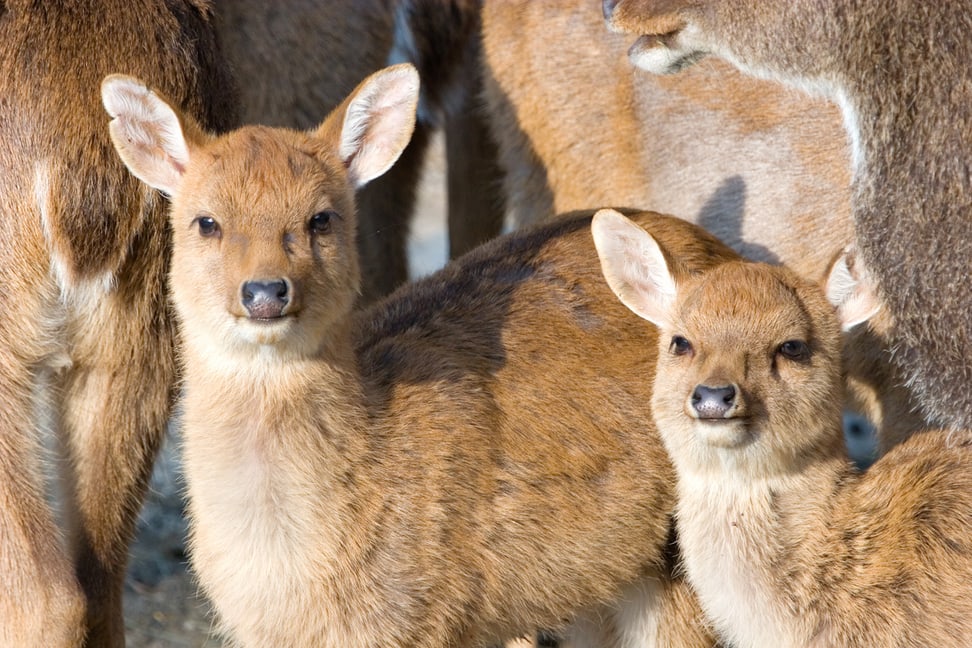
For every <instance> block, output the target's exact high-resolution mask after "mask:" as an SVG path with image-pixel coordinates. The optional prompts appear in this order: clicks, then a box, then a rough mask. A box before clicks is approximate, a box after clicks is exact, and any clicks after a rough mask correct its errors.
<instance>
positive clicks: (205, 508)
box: [105, 66, 735, 646]
mask: <svg viewBox="0 0 972 648" xmlns="http://www.w3.org/2000/svg"><path fill="white" fill-rule="evenodd" d="M407 76H408V75H407V73H406V71H405V70H403V68H402V66H398V67H395V68H390V69H389V70H386V71H384V72H381V73H378V74H376V75H373V76H372V77H371V78H369V79H368V80H366V81H365V82H363V83H362V85H361V86H359V90H357V91H356V93H355V94H353V95H352V97H351V98H349V100H348V102H346V103H345V104H344V105H342V106H341V107H339V108H338V109H337V110H336V111H335V112H334V113H332V116H331V117H330V118H328V119H327V120H326V121H325V122H324V123H323V125H322V126H321V127H320V128H319V129H317V130H316V131H313V132H309V133H300V132H295V131H288V130H280V129H268V128H265V127H247V128H244V129H241V130H239V131H236V132H234V133H232V134H230V135H227V136H223V137H219V138H212V137H209V136H205V135H202V134H201V133H198V132H196V129H195V128H189V127H187V128H186V134H187V138H188V146H189V161H188V163H187V164H186V165H185V167H184V169H185V170H184V173H183V172H180V171H179V170H178V169H179V167H180V165H172V166H171V168H170V170H169V171H167V172H163V173H160V174H153V171H152V169H153V168H154V167H153V166H152V160H156V159H159V158H157V157H156V155H157V153H156V152H157V151H158V150H159V149H158V148H155V147H154V145H149V146H146V147H143V148H141V149H139V148H138V146H133V145H132V144H131V141H130V139H129V138H128V137H126V133H131V132H136V131H137V130H138V126H137V125H138V124H145V123H152V119H154V118H155V117H157V116H158V114H159V113H158V112H152V113H151V114H152V115H154V116H155V117H151V118H149V119H148V120H147V121H146V120H145V119H144V118H143V117H139V116H138V115H137V114H134V113H137V111H132V113H130V112H129V111H128V109H127V108H125V106H126V105H129V103H130V102H121V101H116V99H117V98H118V97H119V96H125V95H126V94H127V93H129V92H130V93H134V94H136V95H139V94H141V93H143V92H144V90H140V89H139V88H138V86H137V85H136V84H135V82H134V81H132V80H123V79H109V80H108V81H106V86H105V88H106V89H105V92H106V97H108V99H106V105H108V106H109V110H110V111H111V112H112V114H113V115H114V116H115V119H114V120H113V122H112V128H113V136H114V138H115V142H116V144H117V145H118V146H119V151H120V153H121V155H122V157H123V158H124V159H126V160H127V161H128V163H129V165H130V167H131V168H132V169H133V171H134V172H135V173H136V174H139V175H140V177H143V178H144V179H146V181H148V182H151V183H153V184H154V185H156V186H167V187H171V189H172V191H173V193H174V199H173V208H172V214H171V218H172V223H173V228H174V231H175V254H174V259H173V269H172V285H173V294H174V298H175V301H176V303H177V304H178V306H177V309H178V312H179V317H180V321H181V324H182V330H183V332H184V337H185V345H184V355H183V364H184V365H185V371H186V381H185V394H186V396H185V405H184V416H183V425H184V431H183V434H184V440H185V466H186V476H187V480H188V484H189V496H190V501H191V507H190V511H191V518H192V543H191V548H192V561H193V565H194V568H195V570H196V572H197V574H198V575H199V579H200V582H201V584H202V586H203V588H204V589H205V591H206V592H207V593H208V594H209V595H210V596H211V597H212V599H213V601H214V603H215V606H216V609H217V611H218V613H219V615H220V618H221V620H222V623H223V625H224V627H225V628H226V629H227V630H228V631H229V633H230V635H231V636H232V637H233V638H234V639H236V640H237V641H239V642H241V643H243V644H245V645H278V646H287V645H309V644H314V645H320V644H324V645H341V646H353V645H374V644H375V643H388V644H392V645H416V646H459V645H482V644H484V643H485V642H488V641H494V640H499V639H503V638H509V637H514V636H517V635H519V634H521V633H523V632H528V631H531V630H533V629H535V628H537V627H547V628H554V627H558V626H561V625H562V624H564V623H565V622H567V621H568V620H569V619H570V618H571V617H572V615H574V614H575V613H579V612H581V611H582V610H584V609H589V608H591V607H592V606H594V605H597V604H602V603H607V602H609V601H613V600H617V599H618V598H619V597H620V595H621V593H622V592H623V591H625V589H626V588H629V587H634V586H636V585H637V584H638V583H641V582H643V581H645V580H646V579H647V580H656V579H657V578H658V577H659V576H661V575H664V574H666V572H668V571H669V564H668V562H667V560H666V558H667V547H668V537H669V528H670V520H669V514H670V510H671V506H672V504H673V501H672V493H671V481H672V473H671V469H670V466H669V465H668V463H667V461H666V460H665V456H664V451H663V449H662V447H661V445H660V443H659V442H658V439H657V438H656V436H655V434H654V431H653V429H652V427H651V425H650V423H649V421H650V418H649V416H648V403H649V400H650V390H651V379H650V368H651V366H653V364H654V350H653V349H654V332H653V329H652V327H650V326H647V325H645V324H644V323H643V322H640V321H639V320H638V319H637V318H635V317H634V316H632V315H631V314H630V313H627V312H626V311H625V309H623V308H622V307H621V306H620V305H619V304H617V303H616V300H615V299H614V298H613V296H612V295H611V294H610V292H609V291H608V290H607V287H606V286H605V285H604V283H603V280H602V279H601V277H600V272H599V268H598V264H597V261H596V258H595V254H594V250H593V247H592V245H591V238H590V234H589V230H588V224H589V222H590V218H589V216H575V217H568V218H565V219H563V220H561V221H559V222H557V223H554V224H551V225H549V226H546V227H542V228H537V229H533V230H531V231H527V232H524V233H521V234H518V235H516V236H510V237H506V238H502V239H500V240H497V241H495V242H493V243H492V244H489V245H487V246H484V247H482V248H479V249H477V250H476V251H474V252H472V253H470V254H468V255H466V256H464V257H463V258H462V259H461V260H460V261H457V262H455V263H453V264H450V265H449V266H447V267H446V268H445V269H444V270H443V271H441V272H440V273H438V274H436V275H434V276H433V277H431V278H428V279H426V280H423V281H420V282H418V283H417V284H415V285H412V286H409V287H406V288H403V289H401V290H399V291H398V292H396V293H395V294H393V295H392V296H390V297H389V298H388V299H386V300H385V301H383V302H381V303H379V304H378V305H376V306H375V307H373V308H371V309H369V310H366V311H363V312H360V313H358V314H357V315H353V314H352V311H351V305H352V302H353V298H354V294H355V289H356V286H357V282H358V268H357V255H356V254H355V252H354V247H353V245H352V242H353V240H354V228H355V220H354V196H353V191H352V189H353V187H354V186H355V185H356V184H359V183H361V182H362V181H367V179H369V178H368V175H370V174H364V175H363V174H362V169H361V167H367V168H372V170H374V168H373V167H371V162H370V160H371V158H373V157H376V156H380V155H390V153H387V151H390V150H392V149H394V150H400V149H398V148H397V146H398V145H401V146H403V145H404V144H403V143H402V141H401V140H400V139H399V138H394V139H395V141H396V142H397V144H396V145H395V146H391V145H390V144H391V142H390V141H387V140H388V139H389V138H391V135H390V134H391V133H393V132H395V129H393V128H390V127H387V126H386V125H385V124H384V123H383V122H382V119H384V117H389V116H391V115H393V113H394V111H395V110H397V111H402V110H405V109H407V106H404V104H398V103H395V104H394V105H395V106H398V108H397V109H393V108H388V106H391V105H392V104H393V102H392V101H391V100H387V99H382V100H380V101H378V103H377V104H375V105H381V106H385V107H386V109H387V110H386V112H385V113H381V112H379V113H375V115H373V117H374V119H375V120H377V125H374V127H373V128H372V127H370V126H369V128H368V129H367V130H365V131H364V134H363V135H362V137H363V138H364V141H368V142H371V144H372V145H373V146H372V145H369V146H360V147H359V146H358V145H357V144H356V145H355V147H354V148H353V149H346V148H345V146H344V144H347V142H348V139H347V138H348V133H349V132H352V131H351V130H349V129H348V128H347V127H346V126H342V124H344V123H345V119H346V115H356V114H359V110H360V108H361V107H362V105H364V104H363V100H362V99H361V97H371V96H373V95H372V94H371V93H372V92H373V90H374V89H375V88H386V89H387V88H389V87H396V84H400V83H404V82H405V81H403V79H405V78H406V77H407ZM126 87H127V90H125V91H124V92H123V91H122V90H121V89H120V88H126ZM391 96H397V95H395V94H394V93H392V95H391ZM155 101H157V102H158V104H159V105H164V104H162V103H161V100H158V99H156V100H155ZM156 108H158V106H156ZM412 109H413V110H414V103H413V104H412ZM172 119H174V116H173V117H172ZM348 119H352V118H351V117H348ZM168 121H169V122H170V123H171V119H170V120H168ZM182 121H183V123H184V124H186V120H185V119H183V120H182ZM361 123H364V122H361ZM133 124H134V126H133ZM405 135H406V136H407V133H405ZM372 138H375V139H374V140H372ZM342 142H343V143H344V144H341V145H340V146H339V143H342ZM382 142H384V145H383V144H382ZM165 146H166V145H164V144H163V149H165ZM171 150H172V151H173V152H174V153H175V154H176V157H178V150H179V149H178V147H176V148H173V149H171ZM342 151H344V152H343V153H342ZM382 151H384V152H383V153H377V152H382ZM344 156H346V157H344ZM391 159H392V160H393V159H394V158H391ZM342 162H343V163H342ZM328 209H329V210H333V211H334V212H335V214H334V215H333V216H332V217H331V220H330V229H329V230H328V231H327V232H326V233H322V234H316V235H311V234H308V229H307V228H308V227H310V225H309V223H310V220H309V219H311V216H312V215H313V214H315V213H318V212H320V211H321V210H328ZM200 216H209V217H212V218H214V219H215V221H217V222H218V223H219V228H220V229H219V234H218V236H203V235H202V234H201V232H200V229H199V226H200V221H199V220H198V219H199V217H200ZM636 219H637V221H638V222H639V223H641V224H643V225H644V226H645V227H648V228H650V229H651V230H652V231H653V232H654V233H655V234H656V235H657V236H658V237H659V238H660V239H662V240H664V241H665V242H666V244H668V245H669V246H670V247H671V249H672V250H673V252H674V253H675V254H676V255H677V256H678V259H679V264H680V265H679V267H681V268H683V269H684V271H685V272H690V271H694V270H697V269H700V268H704V267H709V266H711V265H713V264H717V263H721V262H724V261H726V260H728V259H732V258H735V255H734V254H733V253H732V252H731V250H729V249H728V248H726V247H725V246H724V245H722V244H721V243H719V242H718V241H717V240H716V239H715V238H713V237H711V236H709V235H708V234H706V233H705V232H703V231H702V230H700V229H698V228H696V227H695V226H693V225H690V224H688V223H685V222H683V221H679V220H677V219H672V218H668V217H663V216H659V215H657V214H652V213H643V214H639V215H637V216H636ZM275 277H286V278H287V279H288V280H289V282H290V284H289V285H290V288H289V290H290V292H288V295H289V299H290V300H291V301H290V302H288V304H295V305H294V306H289V305H288V306H287V308H292V309H295V310H292V311H285V310H284V311H281V312H282V313H287V312H292V313H293V314H294V315H293V318H290V316H289V315H288V316H287V318H284V319H281V320H274V321H275V322H277V323H274V324H273V325H272V326H270V327H266V326H264V325H262V324H257V323H256V322H251V321H249V318H248V317H247V315H246V311H245V307H244V306H243V305H242V303H241V300H240V286H241V282H245V281H248V280H253V279H265V280H268V279H271V278H275ZM200 278H205V279H204V280H201V279H200ZM626 341H627V342H628V343H627V344H625V342H626ZM631 349H642V350H644V353H640V352H639V353H632V352H631ZM619 351H620V352H619ZM690 603H691V601H689V604H687V605H680V606H678V608H677V610H676V611H677V612H678V613H679V614H683V615H685V616H684V617H673V618H671V619H669V624H668V625H667V626H666V628H665V631H666V632H670V633H671V634H670V635H669V637H667V638H665V637H663V638H662V641H663V642H664V645H685V646H693V645H707V644H705V643H700V642H699V641H698V639H697V638H698V637H699V635H704V633H700V631H699V630H698V628H697V626H698V623H699V618H698V614H697V609H696V608H694V607H692V606H691V604H690ZM676 619H682V621H681V622H678V621H676ZM685 637H691V640H689V639H686V638H685Z"/></svg>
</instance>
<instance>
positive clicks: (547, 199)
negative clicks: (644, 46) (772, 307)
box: [482, 0, 923, 445]
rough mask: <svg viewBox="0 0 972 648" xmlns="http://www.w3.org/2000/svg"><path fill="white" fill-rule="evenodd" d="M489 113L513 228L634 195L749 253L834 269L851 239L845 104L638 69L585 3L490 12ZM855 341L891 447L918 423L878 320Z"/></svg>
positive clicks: (719, 72) (816, 270) (857, 369)
mask: <svg viewBox="0 0 972 648" xmlns="http://www.w3.org/2000/svg"><path fill="white" fill-rule="evenodd" d="M482 14H483V17H482V23H483V52H484V55H483V64H484V68H485V70H484V77H485V79H486V86H485V89H486V100H487V105H488V107H489V112H488V116H489V120H490V126H491V128H492V131H493V133H494V135H495V137H496V141H497V146H498V147H499V153H500V162H501V167H502V169H503V171H504V174H505V175H504V178H505V179H504V185H503V193H504V195H505V198H506V200H507V203H508V209H509V211H510V213H511V214H512V218H513V220H514V222H515V223H518V224H523V223H528V222H535V221H536V220H539V219H541V218H546V217H549V216H550V215H552V214H555V213H558V212H563V211H566V210H572V209H588V208H593V207H597V206H599V205H605V204H623V205H629V206H636V207H642V208H648V209H654V210H658V211H661V212H664V213H670V214H675V215H678V216H680V217H682V218H686V219H688V220H690V221H693V222H696V223H699V224H700V225H703V226H704V227H705V228H706V229H708V230H709V231H710V232H712V233H714V234H715V235H716V236H718V237H719V238H720V239H722V240H723V241H725V242H726V243H727V244H729V245H730V246H731V247H733V248H734V249H735V250H737V251H738V252H740V253H741V254H743V255H744V256H746V257H747V258H750V259H754V260H759V261H767V262H773V263H777V262H781V263H786V264H788V265H790V266H791V267H793V268H794V269H795V270H796V271H798V272H800V273H801V274H804V275H806V276H819V277H823V276H824V275H825V274H826V271H827V268H828V267H829V264H830V262H831V260H832V258H833V256H834V255H835V254H836V253H838V252H839V251H840V250H842V249H843V248H844V247H846V246H847V245H848V244H849V243H850V242H851V241H852V239H853V223H852V220H851V218H850V198H851V192H850V168H849V162H850V160H849V152H848V147H847V145H846V137H845V135H844V132H843V130H842V128H841V123H840V114H839V111H838V109H837V107H836V106H834V105H833V104H832V103H830V102H828V101H824V100H821V99H808V98H807V97H806V96H805V95H803V94H802V93H800V92H798V91H795V90H792V89H788V88H784V87H782V86H780V85H779V84H775V83H772V82H768V81H762V80H758V79H753V78H750V77H747V76H746V75H743V74H741V73H739V72H737V71H736V70H734V69H733V68H732V67H731V66H729V65H727V64H725V63H723V62H721V61H717V60H712V59H710V60H707V61H703V62H701V63H699V64H697V65H695V66H693V67H690V68H688V69H686V70H685V71H684V72H683V73H682V74H680V75H676V76H657V75H652V74H648V73H645V72H643V71H641V70H638V69H637V68H634V67H633V66H632V65H631V63H630V61H629V60H628V57H627V55H626V52H627V49H628V47H629V46H630V41H631V38H630V37H629V36H623V35H617V34H612V33H610V32H608V30H607V29H606V28H605V25H604V21H603V19H602V17H601V14H600V12H599V11H598V10H597V8H596V6H592V5H591V3H590V2H588V1H587V0H559V1H556V2H546V1H545V2H531V1H530V0H502V1H500V2H488V3H485V5H484V6H483V10H482ZM854 335H855V336H856V337H857V339H856V340H855V342H854V344H852V345H849V346H848V360H847V367H848V372H849V375H848V378H849V383H850V387H851V390H852V394H851V396H852V397H853V399H854V401H855V403H854V404H855V406H856V408H857V409H860V410H861V411H863V412H865V413H866V414H867V415H868V416H869V417H870V418H871V419H872V420H873V421H874V422H875V423H876V424H877V426H878V428H879V430H880V432H881V435H882V440H883V441H884V444H885V445H891V444H892V443H893V442H894V441H896V440H899V439H900V438H903V437H904V436H906V435H907V434H908V433H910V431H912V430H914V429H916V428H919V427H920V426H921V424H922V423H923V419H922V417H921V416H920V415H919V414H918V413H917V412H916V411H915V409H916V408H915V405H914V403H913V402H912V400H911V397H910V394H909V393H908V391H907V390H906V389H905V388H904V387H903V383H904V379H903V377H902V375H901V373H900V372H899V371H897V369H896V368H895V367H890V366H889V363H890V355H891V354H890V351H888V348H889V347H888V345H887V342H886V340H884V339H883V338H882V337H881V336H880V335H878V334H877V333H875V332H874V331H870V332H856V333H855V334H854Z"/></svg>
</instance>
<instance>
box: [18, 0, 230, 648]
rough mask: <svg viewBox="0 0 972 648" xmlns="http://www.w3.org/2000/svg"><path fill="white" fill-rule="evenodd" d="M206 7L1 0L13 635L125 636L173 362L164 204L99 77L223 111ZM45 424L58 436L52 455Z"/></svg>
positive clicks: (100, 639)
mask: <svg viewBox="0 0 972 648" xmlns="http://www.w3.org/2000/svg"><path fill="white" fill-rule="evenodd" d="M211 18H212V16H211V10H210V7H209V4H208V3H207V2H203V1H199V2H164V3H163V2H140V3H132V2H129V1H128V0H123V1H122V0H119V1H115V0H102V1H98V0H88V1H83V0H68V1H65V2H57V3H49V2H42V1H36V2H31V1H26V0H25V1H7V2H4V3H3V4H2V5H0V97H2V99H0V195H2V196H3V200H2V201H0V284H2V285H3V291H2V292H3V297H2V298H0V302H2V304H3V307H2V308H0V411H2V412H3V415H2V416H0V590H2V593H0V644H3V645H5V646H74V645H78V644H79V643H81V642H83V641H84V637H85V635H86V640H87V643H88V644H90V645H98V646H102V645H104V646H119V645H122V644H123V643H124V634H123V627H122V615H121V588H122V579H123V577H124V572H125V563H126V555H127V546H128V542H129V540H130V538H131V536H132V533H133V531H134V523H135V516H136V512H137V511H138V508H139V506H140V504H141V500H142V495H143V492H144V489H145V484H146V480H147V478H148V474H149V471H150V469H151V464H152V459H153V458H154V456H155V452H156V449H157V447H158V445H159V442H160V440H161V438H162V434H163V431H164V429H165V425H166V421H167V419H168V416H169V410H170V405H171V402H172V398H173V395H174V394H173V385H174V383H175V373H176V371H175V361H174V353H173V348H172V347H173V337H174V331H173V327H172V325H171V323H170V318H169V315H168V312H167V299H166V291H165V287H164V284H165V273H166V270H167V265H168V262H167V257H168V246H169V234H168V229H167V223H166V218H165V204H164V201H163V200H162V199H161V198H160V197H159V196H158V195H155V194H153V193H151V192H147V191H146V190H145V188H144V187H142V186H140V185H139V183H137V182H136V181H134V180H133V179H132V178H131V177H130V175H129V174H128V173H127V171H126V170H125V168H124V166H123V165H122V164H121V163H120V162H119V160H118V159H117V157H116V156H115V154H114V153H113V151H112V147H111V142H110V141H109V139H108V137H107V133H106V130H105V121H106V120H105V115H104V111H103V110H102V109H101V107H100V105H99V98H98V84H99V83H100V81H101V78H102V77H103V76H104V75H105V74H107V73H109V72H114V71H130V72H134V73H138V74H140V75H143V76H144V77H145V78H146V79H149V80H150V81H151V82H152V83H153V84H156V85H158V86H159V87H161V88H164V89H165V91H166V92H168V93H169V94H170V96H172V97H173V98H174V99H175V100H176V101H178V103H179V104H180V105H181V106H183V108H184V109H185V110H186V111H188V112H189V113H190V114H192V115H193V116H194V117H196V118H197V119H199V120H201V121H202V122H203V123H204V124H206V125H207V127H208V128H213V129H218V128H224V127H226V126H227V125H228V124H230V123H231V122H232V120H233V115H234V110H235V108H234V106H235V104H234V103H233V102H232V101H231V99H232V97H231V89H230V84H229V82H228V77H227V75H226V73H225V71H224V69H223V67H222V66H221V64H220V62H219V61H220V58H219V51H218V46H217V43H216V41H215V39H214V36H213V30H212V25H211ZM44 429H50V430H52V431H53V433H54V434H55V436H56V437H57V439H58V441H59V444H60V448H59V454H58V455H57V456H56V458H55V461H56V463H54V464H53V465H52V466H50V468H53V469H54V470H52V471H50V470H47V468H48V467H45V466H44V465H43V463H42V462H41V461H40V460H39V445H38V444H39V441H40V436H41V433H42V431H43V430H44ZM49 472H57V473H62V476H63V480H64V482H65V483H64V493H63V496H64V498H65V503H64V509H65V510H64V514H65V516H66V517H67V518H68V523H69V525H70V532H69V534H68V535H69V538H68V545H69V546H68V547H67V551H65V548H63V547H62V546H61V544H62V543H61V542H60V534H59V533H58V532H57V531H56V530H55V521H54V518H53V516H52V515H51V513H50V511H49V509H48V507H47V506H46V505H45V503H44V500H43V495H42V493H43V490H44V483H45V473H49ZM79 586H80V590H79V589H78V588H79ZM82 593H83V596H82ZM85 599H86V602H85Z"/></svg>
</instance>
